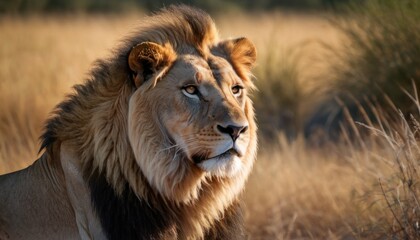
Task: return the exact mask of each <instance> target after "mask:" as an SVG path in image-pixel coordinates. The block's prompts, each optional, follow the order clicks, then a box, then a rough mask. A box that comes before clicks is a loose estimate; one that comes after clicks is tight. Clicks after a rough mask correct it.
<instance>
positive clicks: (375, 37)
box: [310, 0, 420, 131]
mask: <svg viewBox="0 0 420 240" xmlns="http://www.w3.org/2000/svg"><path fill="white" fill-rule="evenodd" d="M333 22H334V24H335V26H336V27H337V29H339V30H340V31H341V32H342V34H343V36H344V37H345V38H344V40H343V47H340V48H330V50H331V52H330V56H329V58H330V62H331V64H330V71H329V74H328V75H326V76H325V78H328V79H329V80H328V81H329V82H330V83H331V84H330V87H331V88H330V92H331V93H330V96H331V97H330V98H329V99H328V101H326V102H325V104H323V105H322V106H321V107H319V111H317V113H316V115H315V117H314V118H313V119H312V120H310V121H312V122H322V121H323V122H322V123H323V124H325V123H326V122H327V123H328V124H330V125H332V126H331V128H332V129H333V130H335V131H336V130H338V129H339V128H338V122H339V121H341V120H343V118H344V114H343V112H342V111H341V109H342V108H341V106H340V104H337V102H335V98H336V97H337V96H338V97H339V98H340V99H341V100H342V101H343V102H344V103H345V104H346V105H347V106H348V108H349V111H350V112H351V114H352V115H353V117H354V118H355V119H361V118H360V117H361V116H360V115H358V114H357V113H358V111H357V109H358V107H357V104H358V103H360V104H361V105H363V106H365V107H366V109H367V113H368V114H369V115H371V116H372V114H373V113H372V112H370V111H368V110H369V108H368V107H367V106H368V105H369V103H370V102H372V101H375V102H376V103H377V104H379V105H381V106H384V107H386V106H387V102H388V101H389V100H391V101H392V102H393V103H394V104H396V105H397V106H399V107H400V108H401V111H402V112H403V114H404V115H406V116H408V113H413V114H417V113H416V112H415V110H416V106H415V104H413V102H412V101H411V99H410V98H409V97H408V96H407V95H405V94H404V92H403V91H402V90H401V89H408V88H410V87H411V81H414V82H416V84H417V87H418V86H420V68H419V66H420V25H419V24H418V23H419V22H420V2H419V1H416V0H385V1H382V0H368V1H365V2H364V4H360V3H359V4H358V5H356V4H354V5H350V6H349V7H348V8H347V10H346V11H345V14H343V16H342V17H341V18H335V19H334V20H333ZM417 90H419V89H417ZM384 96H386V97H384ZM354 99H357V102H358V103H357V102H356V101H354ZM327 118H329V120H326V119H327Z"/></svg>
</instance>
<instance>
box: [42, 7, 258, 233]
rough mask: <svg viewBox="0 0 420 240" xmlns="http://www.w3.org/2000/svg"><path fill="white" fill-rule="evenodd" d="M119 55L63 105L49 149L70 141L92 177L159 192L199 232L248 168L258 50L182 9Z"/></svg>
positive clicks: (52, 125)
mask: <svg viewBox="0 0 420 240" xmlns="http://www.w3.org/2000/svg"><path fill="white" fill-rule="evenodd" d="M116 53H117V54H115V56H114V57H111V58H110V59H108V60H106V61H99V62H98V63H97V67H96V68H95V70H94V71H93V72H92V79H91V80H89V81H88V82H87V83H85V84H83V85H79V86H76V87H75V89H76V93H75V94H74V95H72V96H71V97H70V99H69V100H68V101H66V102H64V103H62V104H60V105H59V107H58V109H57V111H56V116H55V117H54V118H52V119H51V120H50V121H49V123H48V125H47V130H46V132H45V134H44V141H43V147H46V148H47V151H50V152H51V154H54V153H53V151H54V148H53V147H52V146H53V143H55V142H66V143H67V145H69V146H71V147H73V148H74V149H76V150H77V151H78V155H79V156H80V161H81V163H82V165H83V168H84V170H83V171H84V176H86V178H87V180H88V181H89V178H91V176H93V175H94V174H93V173H94V172H99V173H101V174H104V175H105V176H106V179H107V181H108V182H109V184H110V185H111V186H113V188H114V189H115V191H116V192H117V193H120V194H121V193H122V192H123V191H124V188H125V186H126V185H127V184H126V183H128V185H129V186H130V188H131V189H132V190H133V192H135V194H136V195H137V196H138V197H139V198H144V199H152V198H153V197H150V196H151V195H153V196H156V193H157V195H158V196H160V197H161V198H162V199H164V202H165V203H166V204H169V205H171V204H172V203H173V204H174V206H176V207H174V208H176V209H178V210H174V209H172V211H173V212H178V213H177V214H176V215H177V218H179V219H182V220H179V221H180V222H183V223H182V224H183V225H184V226H185V229H187V228H190V229H193V230H185V232H188V231H190V232H195V233H196V234H198V236H200V234H201V235H202V232H201V233H200V231H203V229H205V228H206V226H207V227H208V226H209V224H211V222H212V221H213V220H214V219H216V218H218V217H220V214H222V213H223V209H225V208H226V207H227V206H229V204H231V203H232V201H234V199H235V198H236V196H237V195H238V193H239V192H240V191H241V190H242V189H243V185H244V182H245V181H246V178H247V176H248V174H249V172H250V170H251V168H252V164H253V161H254V157H255V153H256V145H257V144H256V142H257V137H256V130H257V127H256V124H255V120H254V112H253V107H252V102H251V100H250V98H249V93H250V91H252V90H253V88H254V85H253V83H252V80H251V76H252V75H251V72H250V70H251V68H252V66H253V65H254V62H255V60H256V50H255V47H254V45H253V44H252V43H251V42H250V41H249V40H248V39H246V38H237V39H230V40H224V41H220V40H219V39H218V36H217V31H216V28H215V25H214V22H213V21H212V19H211V18H210V17H209V16H208V15H207V14H206V13H204V12H202V11H200V10H197V9H192V8H189V7H185V6H181V7H170V8H168V9H166V10H163V11H161V12H160V13H158V14H156V15H154V16H152V17H150V18H148V19H147V20H146V21H145V23H143V24H141V25H140V26H139V28H138V31H137V32H135V33H134V34H133V36H132V37H129V38H128V39H127V40H125V41H124V43H123V45H122V46H121V47H120V48H118V49H116ZM182 209H184V210H182ZM187 209H188V210H187ZM186 212H189V213H188V214H187V213H186ZM186 215H190V217H187V216H186ZM186 219H189V220H186ZM200 229H201V230H200ZM197 232H198V233H197ZM186 235H187V234H186Z"/></svg>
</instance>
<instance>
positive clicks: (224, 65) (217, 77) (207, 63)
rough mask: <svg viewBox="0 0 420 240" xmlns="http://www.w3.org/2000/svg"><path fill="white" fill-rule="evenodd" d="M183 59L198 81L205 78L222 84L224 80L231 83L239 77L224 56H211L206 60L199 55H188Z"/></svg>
mask: <svg viewBox="0 0 420 240" xmlns="http://www.w3.org/2000/svg"><path fill="white" fill-rule="evenodd" d="M183 60H184V61H185V64H186V65H185V67H186V68H188V70H189V71H188V72H189V74H190V75H191V76H193V77H194V78H196V79H195V80H197V82H198V83H201V81H203V80H204V81H210V82H214V83H218V84H219V85H220V84H222V83H223V82H228V83H230V82H232V81H236V80H237V79H238V78H239V77H238V76H237V75H236V73H235V71H234V69H233V67H232V65H231V64H230V63H229V62H228V61H227V60H226V59H224V58H222V57H217V56H210V57H208V59H207V60H206V59H204V58H202V57H199V56H194V55H187V56H185V57H184V59H183Z"/></svg>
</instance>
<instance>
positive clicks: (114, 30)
mask: <svg viewBox="0 0 420 240" xmlns="http://www.w3.org/2000/svg"><path fill="white" fill-rule="evenodd" d="M142 15H143V14H128V15H125V16H121V15H117V16H107V17H105V16H85V15H80V16H77V17H75V16H55V17H52V16H50V17H25V18H18V17H3V18H1V19H0V35H1V37H0V174H3V173H7V172H11V171H15V170H18V169H21V168H24V167H26V166H28V165H30V164H31V163H32V162H33V161H34V160H35V159H36V158H37V156H38V155H39V154H38V149H39V139H38V138H39V136H40V133H41V131H42V126H43V123H44V122H45V120H46V119H47V118H48V116H49V113H50V112H51V110H52V109H53V107H54V106H55V105H56V104H57V103H59V102H60V101H61V100H62V99H63V98H64V97H65V95H66V94H68V93H70V92H71V91H72V90H71V86H72V85H74V84H76V83H81V82H83V79H86V77H87V74H88V71H89V68H90V67H91V66H92V63H93V61H94V60H95V59H98V58H103V57H106V56H107V55H108V54H111V51H110V50H111V49H112V47H113V46H115V45H116V44H117V43H118V40H119V39H121V38H122V37H123V36H124V35H125V34H127V33H128V32H130V29H133V28H134V27H135V25H136V22H137V21H138V20H139V19H141V16H142ZM331 17H332V16H331V15H326V14H319V13H318V14H309V15H308V14H297V13H288V12H276V13H270V14H253V15H251V16H246V15H245V14H241V13H235V14H234V15H233V14H230V15H221V16H216V17H215V20H216V24H217V25H218V27H219V29H220V32H221V35H222V37H223V38H226V37H235V36H246V37H248V38H250V39H251V40H253V41H254V42H255V44H256V45H257V49H258V53H259V57H258V59H259V60H258V66H257V67H256V69H255V75H256V82H257V85H258V86H259V88H260V92H256V93H255V103H256V108H257V112H259V113H262V114H261V115H263V114H266V115H267V114H268V115H270V116H272V115H275V116H277V115H279V118H281V119H286V120H284V121H282V122H280V123H278V122H270V118H264V116H262V117H261V119H260V120H259V122H260V126H261V129H262V131H265V132H267V131H269V129H273V132H272V133H269V134H265V133H262V134H260V138H261V139H260V147H259V154H258V158H257V161H256V165H255V167H254V171H253V173H252V175H251V177H250V179H249V181H248V185H247V189H246V191H245V193H244V199H245V204H246V223H247V228H248V231H249V233H250V237H251V239H359V238H362V239H372V238H386V237H389V238H390V237H397V238H400V237H401V238H405V237H407V238H412V239H415V238H416V237H419V236H420V227H419V226H418V224H419V219H418V217H419V211H420V207H419V202H418V200H419V199H418V198H417V197H419V183H418V181H419V180H420V176H419V174H420V172H419V171H420V167H419V160H418V154H419V153H420V149H419V146H418V145H417V130H418V129H419V125H418V123H417V121H415V119H412V120H410V121H408V123H407V121H405V120H404V119H405V118H404V117H401V118H399V117H398V116H399V115H398V112H397V111H396V112H395V115H396V116H397V117H395V118H393V119H394V120H395V121H392V122H391V121H390V120H388V118H386V114H385V113H382V111H381V110H380V109H379V108H378V109H376V108H375V107H374V104H372V105H370V106H371V109H372V110H373V114H365V115H363V114H362V120H363V121H361V122H363V123H365V124H362V123H361V124H357V123H354V121H353V120H352V118H351V117H349V114H347V113H348V112H347V108H344V107H343V112H344V115H345V117H344V118H343V119H344V122H345V123H346V124H344V123H343V124H342V125H341V130H340V134H339V136H338V137H335V138H334V139H333V140H331V139H329V138H327V137H325V136H324V134H323V133H322V131H321V133H319V132H317V133H314V134H312V135H310V136H304V134H303V130H302V128H303V125H304V122H305V119H307V118H309V116H310V115H312V114H314V111H315V109H317V107H319V106H320V104H321V102H322V101H323V100H324V99H325V94H326V92H328V89H329V88H330V87H331V84H332V83H331V82H329V81H332V80H331V79H328V78H325V77H323V76H328V75H329V74H330V72H329V71H332V70H331V68H330V67H329V65H330V63H331V58H330V55H329V51H330V50H329V49H330V48H331V47H334V48H336V49H340V48H344V46H345V43H346V42H347V41H348V39H346V38H345V37H344V36H343V32H342V31H339V30H337V27H336V26H333V25H332V24H331V22H330V21H329V20H328V19H329V18H331ZM325 46H328V47H325ZM336 51H339V50H336ZM274 86H276V87H278V88H275V87H274ZM277 90H278V91H277ZM407 90H408V91H409V92H410V93H411V94H412V95H413V97H414V93H413V90H412V89H407ZM269 91H271V92H269ZM273 91H274V92H273ZM401 91H402V90H401ZM264 95H265V96H264ZM275 101H278V102H275ZM417 106H418V105H417ZM362 108H363V107H362V106H360V107H359V110H360V109H362ZM270 111H271V112H270ZM267 112H268V113H267ZM361 112H363V110H362V111H361ZM371 112H372V111H371ZM368 115H369V116H368ZM370 118H375V119H376V121H375V122H376V123H373V122H371V121H370ZM287 119H289V120H287ZM290 119H291V120H290ZM378 122H379V124H378ZM277 124H280V125H282V126H283V127H285V129H286V131H283V132H282V131H279V132H278V133H277V130H276V129H278V126H276V125H277ZM288 129H292V131H290V130H288ZM315 134H316V135H315ZM266 135H269V137H265V136H266ZM291 136H292V137H291ZM416 224H417V225H416Z"/></svg>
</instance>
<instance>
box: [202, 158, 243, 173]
mask: <svg viewBox="0 0 420 240" xmlns="http://www.w3.org/2000/svg"><path fill="white" fill-rule="evenodd" d="M197 165H198V166H199V167H200V168H201V169H202V170H203V171H205V172H208V173H209V174H210V175H212V176H217V177H229V178H230V177H234V176H236V175H237V174H238V173H239V172H240V171H241V169H242V161H241V159H240V158H239V157H238V155H237V154H233V153H231V152H226V153H224V154H221V155H219V156H216V157H213V158H210V159H206V160H204V161H202V162H200V163H198V164H197Z"/></svg>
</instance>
